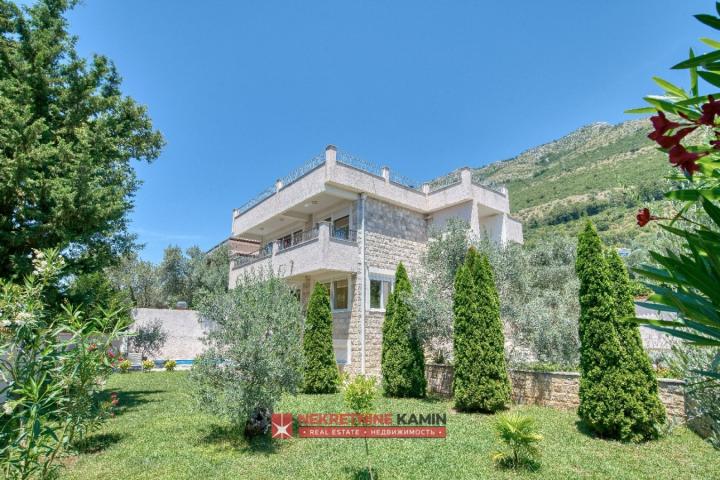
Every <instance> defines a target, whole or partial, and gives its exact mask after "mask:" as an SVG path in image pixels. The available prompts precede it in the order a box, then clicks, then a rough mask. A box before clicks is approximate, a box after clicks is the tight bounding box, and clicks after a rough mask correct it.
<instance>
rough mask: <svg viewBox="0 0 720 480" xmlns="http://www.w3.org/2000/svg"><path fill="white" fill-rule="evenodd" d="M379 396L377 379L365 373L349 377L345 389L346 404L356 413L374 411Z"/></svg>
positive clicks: (344, 398) (344, 399)
mask: <svg viewBox="0 0 720 480" xmlns="http://www.w3.org/2000/svg"><path fill="white" fill-rule="evenodd" d="M376 396H377V388H376V387H375V379H374V378H373V377H366V376H364V375H356V376H355V377H353V378H352V379H348V381H347V382H346V383H345V387H344V391H343V401H344V402H345V406H346V407H347V408H349V409H350V410H351V411H353V412H355V413H370V412H372V409H373V405H374V403H375V397H376Z"/></svg>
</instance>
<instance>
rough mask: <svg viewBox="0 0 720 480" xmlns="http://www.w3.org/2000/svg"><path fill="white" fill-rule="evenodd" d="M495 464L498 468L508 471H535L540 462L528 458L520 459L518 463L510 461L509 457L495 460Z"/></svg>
mask: <svg viewBox="0 0 720 480" xmlns="http://www.w3.org/2000/svg"><path fill="white" fill-rule="evenodd" d="M495 466H496V467H497V469H498V470H503V471H508V472H537V471H538V470H540V462H538V461H536V460H532V459H529V458H526V459H523V460H520V461H519V463H518V464H515V463H513V462H512V460H511V459H507V460H505V461H499V462H496V464H495Z"/></svg>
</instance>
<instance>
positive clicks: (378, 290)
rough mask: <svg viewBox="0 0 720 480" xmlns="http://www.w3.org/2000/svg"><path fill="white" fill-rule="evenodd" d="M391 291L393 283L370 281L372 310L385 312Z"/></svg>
mask: <svg viewBox="0 0 720 480" xmlns="http://www.w3.org/2000/svg"><path fill="white" fill-rule="evenodd" d="M391 291H392V282H390V281H388V280H376V279H370V308H373V309H377V310H385V307H387V302H388V299H389V298H390V292H391Z"/></svg>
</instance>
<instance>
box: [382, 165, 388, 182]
mask: <svg viewBox="0 0 720 480" xmlns="http://www.w3.org/2000/svg"><path fill="white" fill-rule="evenodd" d="M381 172H382V173H381V175H382V177H383V178H384V179H385V183H390V167H382V169H381Z"/></svg>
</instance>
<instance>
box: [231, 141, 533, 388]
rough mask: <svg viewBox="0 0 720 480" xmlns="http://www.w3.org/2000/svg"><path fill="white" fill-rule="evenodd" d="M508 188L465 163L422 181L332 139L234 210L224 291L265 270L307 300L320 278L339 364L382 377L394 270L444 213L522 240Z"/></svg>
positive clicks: (416, 256)
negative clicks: (329, 309)
mask: <svg viewBox="0 0 720 480" xmlns="http://www.w3.org/2000/svg"><path fill="white" fill-rule="evenodd" d="M509 212H510V205H509V199H508V194H507V190H506V189H505V188H504V187H492V186H488V185H485V184H483V183H482V182H480V181H479V180H478V179H475V178H473V174H472V171H471V170H470V169H469V168H461V169H459V170H456V171H454V172H452V173H450V174H448V175H446V176H444V177H442V178H441V179H438V180H435V181H433V182H429V183H425V184H418V183H415V182H412V181H410V180H408V179H407V178H405V177H402V176H399V175H396V174H395V172H393V171H391V170H390V169H389V168H388V167H382V168H377V167H376V166H374V165H372V164H370V163H368V162H366V161H363V160H360V159H358V158H356V157H354V156H352V155H348V154H346V153H344V152H338V151H337V149H336V148H335V147H334V146H332V145H330V146H328V147H327V148H326V149H325V153H324V155H319V156H317V157H315V158H313V159H312V160H310V161H309V162H308V163H306V164H305V165H303V166H302V167H301V168H299V169H298V170H296V171H295V172H293V173H291V174H290V175H288V176H286V177H284V178H282V179H279V180H277V182H276V183H275V185H273V186H272V187H270V188H268V189H266V190H265V191H263V192H262V193H261V194H259V195H258V196H257V197H255V198H254V199H252V200H251V201H249V202H248V203H246V204H245V205H244V206H242V207H241V208H239V209H235V210H234V211H233V219H232V237H231V239H233V241H234V242H235V243H236V244H238V245H241V246H242V248H238V249H235V248H234V249H233V250H235V251H236V252H237V253H236V254H235V256H234V257H233V260H232V265H231V268H230V279H229V280H230V287H231V288H232V287H233V286H234V285H235V283H236V282H237V279H238V278H239V277H240V276H242V275H243V274H245V273H249V272H251V271H253V270H254V269H258V268H268V267H271V268H272V269H273V271H275V272H276V273H277V274H278V275H279V276H281V277H284V278H286V279H287V281H288V283H289V284H290V285H291V286H292V287H293V288H294V289H295V290H296V292H297V295H298V297H299V299H300V301H301V302H302V303H303V304H306V303H307V300H308V298H309V296H310V293H311V291H312V288H313V286H314V284H315V283H317V282H320V283H323V284H326V285H327V286H328V288H329V290H330V296H331V306H332V309H333V324H334V325H333V343H334V347H335V354H336V357H337V362H338V364H339V365H341V366H342V367H343V368H344V369H345V370H347V371H351V372H357V373H368V374H378V373H379V370H380V352H381V336H382V322H383V319H384V312H385V305H386V303H387V300H388V295H389V293H390V292H391V291H392V289H393V279H394V273H395V268H396V267H397V264H398V262H400V261H402V262H403V263H404V264H405V265H406V267H407V269H408V272H409V274H410V275H413V273H415V272H417V271H418V268H419V266H420V261H421V258H422V255H423V252H424V251H425V248H426V245H427V242H428V231H429V230H430V229H432V228H433V227H438V228H442V227H443V226H444V224H445V222H447V220H448V219H449V218H452V217H459V218H462V219H464V220H466V221H467V222H468V223H469V224H470V226H471V229H472V231H473V232H474V233H476V234H486V235H488V236H489V237H490V238H491V239H493V240H494V241H496V242H499V243H505V242H508V241H514V242H520V243H521V242H522V240H523V236H522V225H521V224H520V223H519V222H518V221H516V220H514V219H512V218H511V217H510V216H509Z"/></svg>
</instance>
